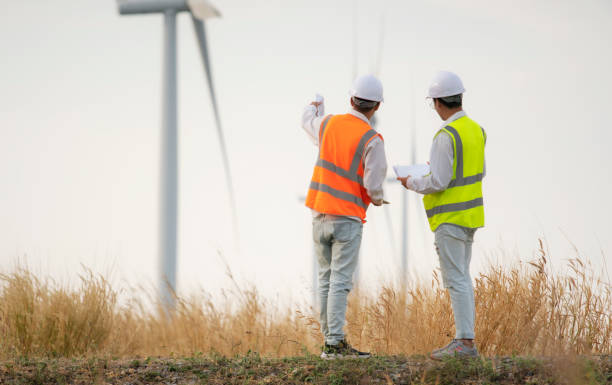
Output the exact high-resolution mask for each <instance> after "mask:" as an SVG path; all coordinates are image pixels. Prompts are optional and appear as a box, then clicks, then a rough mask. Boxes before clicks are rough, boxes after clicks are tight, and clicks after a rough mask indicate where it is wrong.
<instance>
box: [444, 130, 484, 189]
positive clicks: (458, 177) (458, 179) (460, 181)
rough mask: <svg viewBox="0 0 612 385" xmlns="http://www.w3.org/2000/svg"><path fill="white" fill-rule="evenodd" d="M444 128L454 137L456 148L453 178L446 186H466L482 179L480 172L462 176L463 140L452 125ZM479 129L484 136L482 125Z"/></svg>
mask: <svg viewBox="0 0 612 385" xmlns="http://www.w3.org/2000/svg"><path fill="white" fill-rule="evenodd" d="M444 128H445V129H447V130H448V131H449V132H450V133H451V134H452V135H453V137H454V138H455V147H456V148H457V150H456V151H457V156H456V159H457V168H456V169H455V179H453V180H451V181H450V183H449V184H448V187H447V188H451V187H457V186H467V185H470V184H474V183H477V182H480V181H482V177H483V175H482V173H479V174H476V175H470V176H468V177H464V176H463V142H462V141H461V136H459V133H458V132H457V130H455V128H454V127H452V126H446V127H444ZM480 129H481V130H482V135H483V137H485V133H484V129H482V127H481V128H480ZM485 138H486V137H485ZM485 140H486V139H485Z"/></svg>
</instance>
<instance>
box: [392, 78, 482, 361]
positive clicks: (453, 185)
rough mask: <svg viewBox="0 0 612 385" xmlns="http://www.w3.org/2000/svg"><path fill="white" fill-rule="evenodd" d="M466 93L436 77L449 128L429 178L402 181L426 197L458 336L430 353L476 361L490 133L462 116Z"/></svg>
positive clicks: (436, 103) (432, 95) (434, 88)
mask: <svg viewBox="0 0 612 385" xmlns="http://www.w3.org/2000/svg"><path fill="white" fill-rule="evenodd" d="M464 92H465V89H464V88H463V83H462V82H461V79H459V77H458V76H457V75H456V74H454V73H452V72H446V71H441V72H439V73H438V74H436V76H435V78H434V80H433V82H432V84H431V86H430V88H429V95H428V98H429V99H430V100H431V102H432V107H433V108H434V109H435V110H436V112H437V113H438V115H439V116H440V118H441V119H442V120H444V123H443V124H442V127H441V128H440V130H439V131H438V132H437V133H436V135H435V137H434V140H433V144H432V147H431V153H430V161H429V162H430V170H431V171H430V173H429V174H428V175H425V176H422V177H406V178H398V179H399V180H400V181H401V182H402V184H403V185H404V187H406V188H407V189H410V190H413V191H416V192H417V193H421V194H424V195H425V196H424V197H423V203H424V205H425V211H426V213H427V218H428V220H429V225H430V228H431V230H432V231H433V232H434V233H435V246H436V251H437V253H438V257H439V260H440V270H441V271H442V281H443V283H444V287H445V288H446V289H447V290H448V292H449V294H450V297H451V302H452V306H453V314H454V318H455V329H456V335H455V339H453V340H452V341H451V342H450V343H449V344H448V345H447V346H445V347H443V348H441V349H437V350H435V351H433V352H432V353H431V358H433V359H436V360H440V359H442V358H443V357H445V356H452V355H458V356H467V357H476V356H478V351H477V350H476V346H475V345H474V317H475V311H474V287H473V286H472V278H471V277H470V259H471V257H472V242H473V240H474V233H475V232H476V229H478V228H480V227H483V226H484V207H483V200H482V179H483V177H484V174H485V160H484V148H485V142H486V134H485V131H484V130H483V129H482V128H481V127H480V126H479V125H478V124H477V123H476V122H474V121H473V120H472V119H470V118H469V117H468V116H467V115H466V113H465V112H464V111H463V107H462V97H463V93H464Z"/></svg>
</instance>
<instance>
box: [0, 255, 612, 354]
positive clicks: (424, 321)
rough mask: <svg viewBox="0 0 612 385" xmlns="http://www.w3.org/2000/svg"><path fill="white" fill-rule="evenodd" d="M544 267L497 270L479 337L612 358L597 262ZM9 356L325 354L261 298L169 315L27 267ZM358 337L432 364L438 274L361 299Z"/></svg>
mask: <svg viewBox="0 0 612 385" xmlns="http://www.w3.org/2000/svg"><path fill="white" fill-rule="evenodd" d="M540 253H541V255H540V257H539V258H538V259H537V260H535V261H533V262H529V263H519V264H517V265H515V266H514V267H511V268H503V267H501V266H495V265H490V266H489V267H488V269H486V271H485V272H484V273H481V274H479V275H478V276H477V277H476V278H475V292H476V293H475V294H476V313H477V315H476V336H477V344H478V347H479V350H480V352H481V353H482V354H485V355H509V354H533V355H556V354H560V353H568V354H589V353H603V354H610V353H612V351H611V350H612V328H611V322H610V321H611V318H612V314H611V309H612V295H611V294H612V292H611V287H610V284H609V282H604V281H602V280H601V279H599V277H598V275H597V274H595V273H594V272H593V270H592V269H591V268H590V266H589V264H588V263H585V262H584V261H582V260H579V259H573V260H570V261H569V262H568V272H567V273H553V272H552V270H551V268H550V267H549V265H548V263H547V259H546V255H545V253H544V249H543V246H542V244H540ZM0 281H1V282H2V284H1V285H0V338H1V339H2V343H1V344H0V356H1V357H2V358H11V357H15V356H23V355H26V356H65V357H70V356H87V355H113V356H168V355H193V354H200V353H201V354H210V353H215V354H221V355H236V354H244V353H246V352H248V351H257V352H259V353H261V354H264V355H269V356H286V355H297V354H303V353H304V352H305V351H310V352H316V351H317V350H318V347H319V346H320V344H321V340H322V336H321V334H320V332H319V330H318V322H317V319H316V316H315V315H314V312H313V310H312V309H292V308H280V307H279V306H277V305H276V304H275V303H273V302H270V301H268V300H266V299H264V298H261V296H260V295H259V293H258V292H257V290H256V288H254V287H252V286H249V287H246V288H240V287H238V285H236V288H235V290H233V291H232V292H230V293H229V294H227V295H226V296H225V299H224V300H222V301H216V302H213V300H212V299H211V297H210V296H209V295H207V294H206V293H200V294H195V295H192V296H190V297H185V298H177V307H176V311H175V312H174V313H173V314H171V315H168V314H166V313H165V312H164V310H163V308H162V307H161V306H159V304H152V303H150V301H148V300H146V299H143V298H148V297H147V296H142V295H134V296H133V297H132V298H131V299H130V300H129V301H128V302H127V304H125V305H119V304H118V302H117V293H116V292H115V291H114V290H113V289H112V287H111V285H110V284H109V282H108V281H107V280H106V279H105V278H104V277H103V276H99V275H95V274H93V273H91V272H86V274H84V275H83V276H81V277H80V285H78V286H77V287H69V286H66V285H60V284H58V283H56V282H54V281H52V280H49V279H41V278H39V277H36V276H35V275H33V274H32V273H31V272H29V271H28V270H27V269H23V268H18V269H16V270H14V271H12V272H10V273H7V274H2V275H0ZM347 321H348V322H347V325H346V330H347V333H348V338H349V339H350V341H352V342H353V344H355V345H357V346H359V347H360V348H362V349H371V350H372V351H374V352H376V353H380V354H401V353H404V354H413V353H426V352H428V351H430V350H431V349H432V348H435V347H438V346H441V345H443V344H445V343H446V342H448V339H449V338H451V337H452V336H453V335H454V327H453V316H452V310H451V306H450V300H449V296H448V294H447V292H446V291H445V290H444V289H443V287H442V285H441V283H440V280H439V279H438V275H437V274H436V273H434V275H433V278H432V280H431V282H430V283H429V284H419V285H413V286H411V287H408V288H405V289H400V288H398V287H395V286H393V285H383V286H382V288H381V290H380V291H379V293H377V294H368V293H363V292H354V293H352V294H351V297H350V300H349V308H348V312H347Z"/></svg>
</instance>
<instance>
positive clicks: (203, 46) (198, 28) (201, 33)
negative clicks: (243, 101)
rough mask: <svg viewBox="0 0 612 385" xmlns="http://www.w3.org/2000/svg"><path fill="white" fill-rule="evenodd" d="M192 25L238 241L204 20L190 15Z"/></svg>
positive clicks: (235, 215) (226, 157)
mask: <svg viewBox="0 0 612 385" xmlns="http://www.w3.org/2000/svg"><path fill="white" fill-rule="evenodd" d="M191 18H192V20H193V26H194V29H195V34H196V37H197V39H198V45H199V46H200V53H201V54H202V61H203V62H204V72H205V73H206V80H207V81H208V90H209V91H210V101H211V103H212V108H213V113H214V115H215V123H216V126H217V134H218V136H219V146H220V147H221V156H222V158H223V166H224V169H225V179H226V182H227V191H228V194H229V199H230V204H231V206H232V220H233V223H234V235H235V237H236V242H238V239H239V237H238V213H237V210H236V200H235V198H234V183H233V181H232V173H231V171H230V163H229V157H228V155H227V148H226V145H225V136H224V135H223V128H222V126H221V118H220V117H219V108H218V107H217V97H216V94H215V87H214V84H213V79H212V71H211V68H210V57H209V55H208V44H207V42H206V31H205V29H204V22H203V21H202V20H200V19H197V18H196V17H195V16H193V15H192V17H191Z"/></svg>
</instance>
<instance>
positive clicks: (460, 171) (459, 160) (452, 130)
mask: <svg viewBox="0 0 612 385" xmlns="http://www.w3.org/2000/svg"><path fill="white" fill-rule="evenodd" d="M444 128H446V129H447V130H448V131H449V132H450V133H451V134H452V135H453V136H454V137H455V147H456V148H457V149H456V150H455V151H456V157H455V158H456V159H457V167H456V168H455V170H456V171H455V178H456V179H463V142H462V141H461V137H460V136H459V133H458V132H457V130H455V128H454V127H452V126H446V127H444Z"/></svg>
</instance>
